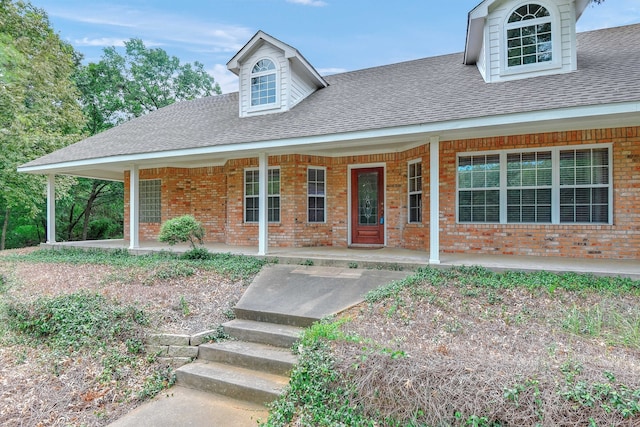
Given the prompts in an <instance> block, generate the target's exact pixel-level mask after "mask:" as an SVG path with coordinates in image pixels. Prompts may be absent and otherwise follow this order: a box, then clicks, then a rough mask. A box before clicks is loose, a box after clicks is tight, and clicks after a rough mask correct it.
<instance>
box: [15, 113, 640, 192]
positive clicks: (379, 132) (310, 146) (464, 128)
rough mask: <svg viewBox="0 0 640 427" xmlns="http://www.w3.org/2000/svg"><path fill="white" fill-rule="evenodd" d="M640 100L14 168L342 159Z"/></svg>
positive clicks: (539, 128)
mask: <svg viewBox="0 0 640 427" xmlns="http://www.w3.org/2000/svg"><path fill="white" fill-rule="evenodd" d="M639 122H640V101H634V102H626V103H617V104H605V105H596V106H586V107H571V108H563V109H555V110H544V111H535V112H526V113H514V114H505V115H496V116H490V117H478V118H468V119H460V120H451V121H443V122H436V123H423V124H415V125H409V126H399V127H391V128H384V129H373V130H363V131H356V132H347V133H338V134H329V135H315V136H307V137H300V138H289V139H275V140H266V141H253V142H245V143H238V144H226V145H224V144H223V145H216V146H210V147H200V148H192V149H180V150H167V151H157V152H152V153H143V154H127V155H121V156H110V157H101V158H94V159H85V160H74V161H68V162H59V163H51V164H46V165H34V166H21V167H19V168H18V172H25V173H32V174H59V175H72V176H80V177H88V178H98V179H107V180H113V181H122V180H123V179H124V172H125V171H127V170H129V169H131V167H132V166H133V165H138V166H139V167H140V168H141V169H145V168H159V167H177V168H195V167H207V166H209V167H210V166H221V165H224V164H225V163H226V162H227V161H228V160H230V159H237V158H248V157H256V156H257V155H258V154H259V153H263V152H266V153H268V154H269V155H278V154H307V155H318V156H325V157H341V156H350V155H361V154H378V153H390V152H401V151H406V150H408V149H411V148H413V147H417V146H420V145H424V144H426V143H428V141H429V138H430V137H434V136H437V137H438V138H439V139H440V140H441V141H448V140H458V139H467V138H487V137H497V136H510V135H521V134H532V133H541V132H560V131H570V130H586V129H597V128H613V127H628V126H637V125H638V123H639Z"/></svg>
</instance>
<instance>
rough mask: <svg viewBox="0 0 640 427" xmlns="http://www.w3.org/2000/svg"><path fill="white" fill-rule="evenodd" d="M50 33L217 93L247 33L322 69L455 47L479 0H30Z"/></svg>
mask: <svg viewBox="0 0 640 427" xmlns="http://www.w3.org/2000/svg"><path fill="white" fill-rule="evenodd" d="M31 2H32V4H33V5H35V6H37V7H39V8H42V9H44V10H45V11H46V12H47V13H48V14H49V19H50V21H51V23H52V25H53V27H54V29H55V30H56V32H57V33H58V34H60V36H61V37H62V38H63V39H64V40H66V41H68V42H69V43H71V44H72V45H73V46H74V48H76V49H77V50H78V51H80V52H82V53H83V54H84V56H85V61H90V62H97V61H99V60H100V57H101V54H102V49H103V48H104V47H106V46H122V43H123V41H125V40H129V39H130V38H133V37H136V38H141V39H142V40H143V41H144V43H145V44H146V45H147V46H148V47H160V48H162V49H164V50H165V51H167V53H169V54H170V55H175V56H177V57H178V58H180V60H181V61H182V62H194V61H200V62H202V63H203V64H204V65H205V68H206V69H207V71H208V72H209V73H211V74H212V75H213V76H214V78H215V79H216V81H217V82H218V83H220V85H221V87H222V90H223V93H228V92H233V91H236V90H237V79H236V78H235V76H234V75H233V74H231V73H230V72H228V71H227V69H226V63H227V61H228V60H229V59H231V57H232V56H233V55H234V54H235V53H236V52H237V51H238V50H239V49H240V48H241V47H242V46H243V45H244V44H245V43H246V42H247V41H248V40H249V39H250V38H251V36H253V35H254V34H255V33H256V31H258V30H263V31H265V32H266V33H268V34H270V35H272V36H274V37H276V38H278V39H280V40H282V41H283V42H285V43H288V44H290V45H291V46H293V47H295V48H297V49H298V51H300V53H302V54H303V55H304V56H305V58H307V60H308V61H309V62H310V63H311V64H312V65H313V66H314V67H315V68H316V69H317V70H318V71H319V72H320V73H321V74H331V73H336V72H342V71H350V70H356V69H361V68H367V67H372V66H377V65H383V64H390V63H394V62H400V61H405V60H410V59H415V58H423V57H428V56H435V55H441V54H447V53H454V52H461V51H463V50H464V40H465V32H466V25H467V13H468V12H469V11H470V10H471V9H472V8H473V7H475V6H476V5H477V4H478V3H479V2H480V0H395V1H388V0H384V1H382V0H181V1H176V0H92V1H86V0H32V1H31ZM639 22H640V1H639V0H606V1H605V3H604V4H602V5H600V6H589V7H588V8H587V10H586V11H585V13H584V14H583V16H582V18H581V19H580V21H579V23H578V31H587V30H592V29H598V28H603V27H613V26H619V25H627V24H634V23H639Z"/></svg>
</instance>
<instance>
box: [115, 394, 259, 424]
mask: <svg viewBox="0 0 640 427" xmlns="http://www.w3.org/2000/svg"><path fill="white" fill-rule="evenodd" d="M268 415H269V413H268V411H267V408H265V407H264V406H261V405H255V404H252V403H248V402H242V401H240V400H234V399H229V398H228V397H225V396H218V395H213V394H211V393H205V392H202V391H198V390H192V389H189V388H186V387H179V386H174V387H172V388H171V389H169V390H165V391H164V392H162V393H161V394H159V395H158V396H156V397H155V398H154V399H153V400H151V401H149V402H147V403H144V404H143V405H142V406H139V407H138V408H136V409H134V410H133V411H131V412H130V413H128V414H127V415H125V416H124V417H122V418H120V419H119V420H117V421H116V422H114V423H111V424H109V426H110V427H174V426H175V427H178V426H179V427H205V426H206V427H229V426H233V427H255V426H256V425H258V421H262V422H264V421H266V420H267V416H268Z"/></svg>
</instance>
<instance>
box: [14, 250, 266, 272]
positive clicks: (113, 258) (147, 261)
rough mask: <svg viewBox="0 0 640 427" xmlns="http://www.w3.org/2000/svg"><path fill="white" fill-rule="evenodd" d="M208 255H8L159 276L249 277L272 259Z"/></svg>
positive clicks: (79, 252) (91, 252)
mask: <svg viewBox="0 0 640 427" xmlns="http://www.w3.org/2000/svg"><path fill="white" fill-rule="evenodd" d="M205 252H206V251H205ZM207 254H208V255H207ZM207 254H204V253H203V252H202V251H201V250H200V249H196V250H194V251H190V252H188V253H187V254H186V255H187V256H180V255H177V254H174V253H170V252H159V253H153V254H149V255H131V254H129V252H128V251H127V250H124V249H117V250H113V251H104V250H100V249H87V250H85V249H78V248H64V249H58V250H49V249H40V250H37V251H34V252H31V253H28V254H23V255H17V254H15V255H9V256H7V257H6V258H7V259H8V260H14V261H27V262H42V263H67V264H78V265H81V264H101V265H109V266H112V267H118V268H120V269H127V268H138V269H144V270H147V271H152V272H153V273H154V275H155V277H157V278H159V279H170V278H175V277H188V276H191V275H193V274H195V272H196V270H197V269H203V270H210V271H215V272H216V273H219V274H222V275H224V276H226V277H229V278H231V279H232V280H248V279H249V278H251V277H253V276H254V275H255V274H257V273H258V272H259V271H260V269H261V268H262V266H264V265H265V264H267V262H268V261H266V260H263V259H258V258H254V257H250V256H244V255H233V254H229V253H217V254H211V253H208V252H207Z"/></svg>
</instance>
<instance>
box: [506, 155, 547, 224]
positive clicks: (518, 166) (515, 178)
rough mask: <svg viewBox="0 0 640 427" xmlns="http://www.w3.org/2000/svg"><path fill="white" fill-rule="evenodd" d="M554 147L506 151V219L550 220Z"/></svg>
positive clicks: (512, 220)
mask: <svg viewBox="0 0 640 427" xmlns="http://www.w3.org/2000/svg"><path fill="white" fill-rule="evenodd" d="M552 171H553V169H552V161H551V151H539V152H536V151H532V152H525V153H508V154H507V222H535V223H543V222H551V190H552Z"/></svg>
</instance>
